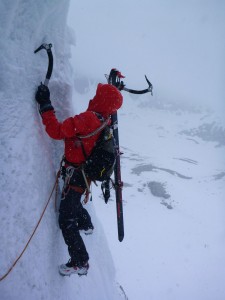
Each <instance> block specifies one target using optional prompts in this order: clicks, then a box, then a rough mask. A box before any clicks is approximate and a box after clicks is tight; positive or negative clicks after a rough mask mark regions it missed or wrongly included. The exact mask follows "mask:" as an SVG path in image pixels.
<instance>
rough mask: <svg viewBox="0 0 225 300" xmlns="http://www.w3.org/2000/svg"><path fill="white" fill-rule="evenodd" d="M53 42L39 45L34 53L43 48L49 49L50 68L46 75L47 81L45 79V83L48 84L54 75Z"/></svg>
mask: <svg viewBox="0 0 225 300" xmlns="http://www.w3.org/2000/svg"><path fill="white" fill-rule="evenodd" d="M51 48H52V44H42V45H41V46H40V47H38V48H37V49H36V50H35V51H34V53H37V52H39V51H40V50H42V49H45V50H46V51H47V54H48V70H47V73H46V76H45V81H44V85H45V86H48V83H49V80H50V78H51V75H52V70H53V55H52V50H51Z"/></svg>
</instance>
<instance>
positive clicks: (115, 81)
mask: <svg viewBox="0 0 225 300" xmlns="http://www.w3.org/2000/svg"><path fill="white" fill-rule="evenodd" d="M121 78H124V76H123V75H122V74H121V72H119V71H118V70H117V69H112V70H111V71H110V74H109V78H108V83H109V84H112V85H114V86H115V87H117V88H118V90H120V91H121V90H122V89H123V88H124V86H125V84H124V83H123V81H120V79H121Z"/></svg>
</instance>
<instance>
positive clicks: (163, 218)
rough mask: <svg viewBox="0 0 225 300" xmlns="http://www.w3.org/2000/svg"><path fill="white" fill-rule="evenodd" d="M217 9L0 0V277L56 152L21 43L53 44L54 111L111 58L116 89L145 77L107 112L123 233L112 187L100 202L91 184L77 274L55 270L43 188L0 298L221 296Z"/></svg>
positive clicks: (41, 59)
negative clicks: (82, 268)
mask: <svg viewBox="0 0 225 300" xmlns="http://www.w3.org/2000/svg"><path fill="white" fill-rule="evenodd" d="M128 8H129V10H128ZM128 11H129V13H128ZM224 12H225V9H224V4H223V3H222V2H220V1H216V2H210V1H207V3H205V1H198V3H197V4H196V3H194V2H190V3H189V4H187V2H185V1H176V0H172V1H171V3H170V4H169V3H168V2H166V1H161V2H160V3H159V2H158V1H147V0H142V1H139V2H133V3H130V1H128V0H124V1H123V2H121V1H118V0H115V1H113V2H110V1H105V0H104V1H103V0H96V1H86V2H84V1H83V2H79V3H76V2H75V1H71V3H70V2H69V1H68V0H55V1H51V0H46V1H30V2H29V3H28V2H27V1H25V0H17V1H6V0H3V1H1V3H0V25H1V26H0V32H1V40H0V50H1V61H0V67H1V73H0V80H1V81H0V82H1V85H0V98H1V102H0V103H1V112H0V126H1V158H0V159H1V177H0V189H1V202H0V208H1V209H0V224H1V226H0V228H1V231H0V276H2V275H3V274H4V273H5V272H6V271H7V270H8V268H9V267H10V266H11V265H12V263H13V262H14V260H15V259H16V258H17V257H18V255H19V254H20V253H21V251H22V249H23V247H24V246H25V244H26V242H27V240H28V239H29V237H30V235H31V233H32V230H33V229H34V227H35V225H36V222H37V221H38V219H39V216H40V214H41V212H42V210H43V208H44V206H45V204H46V201H47V199H48V197H49V194H50V192H51V189H52V187H53V184H54V181H55V175H56V172H57V171H58V168H59V163H60V159H61V156H62V154H63V142H60V141H53V140H51V139H50V138H49V137H48V136H47V135H46V134H45V131H44V128H43V126H42V124H41V119H40V116H39V114H38V111H37V106H36V104H35V101H34V93H35V89H36V87H37V86H38V84H39V83H40V82H41V81H43V80H44V77H45V73H46V70H47V63H48V61H47V55H46V52H45V51H43V52H42V51H41V52H39V53H38V54H34V53H33V52H34V50H35V49H36V48H37V47H38V46H40V44H42V43H43V42H47V43H52V44H53V55H54V69H53V75H52V78H51V80H50V84H49V87H50V90H51V99H52V101H53V104H54V106H55V110H56V114H57V116H58V118H59V119H60V120H63V119H65V118H66V117H68V116H71V115H73V114H74V113H78V112H81V111H83V110H84V109H86V107H87V103H88V101H89V99H91V98H92V97H93V95H94V93H95V88H96V84H97V83H98V82H99V81H101V82H105V78H104V74H105V73H107V72H109V71H110V68H111V67H117V68H118V69H120V70H121V71H122V72H123V73H124V74H125V75H126V78H125V83H126V84H127V87H131V88H137V89H138V88H140V89H142V88H145V84H146V82H145V80H144V74H146V75H147V76H148V77H149V79H150V80H151V81H152V83H153V86H154V90H153V92H154V96H153V97H152V96H151V95H149V94H147V95H144V96H134V95H129V94H127V93H125V92H123V95H124V104H123V107H122V109H121V110H120V111H119V116H118V117H119V129H120V132H119V133H120V144H121V150H122V152H123V153H124V154H123V155H122V157H121V164H122V178H123V181H124V188H123V197H124V223H125V224H124V225H125V238H124V241H123V242H122V243H120V242H119V241H118V240H117V227H116V226H117V225H116V208H115V197H114V193H113V191H112V195H111V199H110V201H109V203H108V204H107V205H106V204H105V203H104V200H103V198H102V196H101V191H100V187H95V186H93V191H92V194H93V201H92V202H89V203H88V204H87V206H86V207H87V209H88V210H89V212H90V214H91V216H92V219H93V223H94V226H95V231H94V234H93V235H92V236H84V239H85V243H86V246H87V249H88V252H89V254H90V269H89V273H88V275H87V276H85V277H78V276H71V277H69V278H63V277H61V276H59V274H58V271H57V266H58V264H60V263H63V262H66V261H67V259H68V254H67V250H66V246H65V244H64V241H63V238H62V236H61V232H60V230H59V228H58V225H57V213H56V212H55V210H54V203H53V202H54V201H53V200H52V201H51V202H50V205H49V207H48V208H47V211H46V213H45V215H44V218H43V220H42V222H41V224H40V226H39V228H38V230H37V232H36V234H35V236H34V237H33V239H32V241H31V243H30V245H29V246H28V248H27V250H26V252H25V253H24V255H23V256H22V258H21V259H20V260H19V262H18V263H17V265H16V266H15V267H14V269H13V270H12V271H11V273H10V274H9V275H8V277H7V278H5V279H4V280H2V281H1V282H0V299H1V300H14V299H19V300H20V299H21V300H22V299H23V300H26V299H34V300H39V299H46V300H52V299H71V300H72V299H82V300H85V299H87V300H92V299H96V300H97V299H98V300H99V299H100V300H120V299H129V300H136V299H142V300H153V299H154V300H178V299H179V300H180V299H183V300H186V299H192V300H201V299H202V300H203V299H204V300H211V299H216V300H223V299H224V298H225V288H224V283H223V282H224V277H225V254H224V253H225V252H224V248H225V222H224V220H225V202H224V194H225V187H224V186H225V185H224V181H225V168H224V166H225V155H224V151H225V148H224V146H225V142H224V140H225V139H224V137H225V123H224V120H223V118H221V116H223V108H224V89H223V87H222V80H221V78H222V76H221V75H222V71H221V65H222V63H221V61H224V57H223V56H221V53H222V49H224V41H222V39H221V37H222V36H223V35H224V30H225V29H224V28H225V26H224V20H225V18H224ZM121 20H123V22H122V21H121ZM67 23H68V24H69V26H70V27H68V26H67ZM122 23H123V24H126V26H125V25H123V24H122ZM199 35H201V39H200V38H198V37H199ZM209 36H210V38H209ZM214 46H217V47H214ZM204 49H205V51H203V50H204ZM214 49H215V50H214ZM223 78H224V77H223ZM204 100H205V103H204ZM212 108H213V110H212Z"/></svg>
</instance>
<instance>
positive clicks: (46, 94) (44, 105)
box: [35, 83, 54, 114]
mask: <svg viewBox="0 0 225 300" xmlns="http://www.w3.org/2000/svg"><path fill="white" fill-rule="evenodd" d="M35 100H36V101H37V103H38V104H39V105H40V107H39V110H40V113H41V114H42V113H43V112H45V111H48V110H54V108H53V106H52V104H51V100H50V91H49V89H48V87H47V86H46V85H44V84H42V83H41V84H40V85H39V87H38V89H37V92H36V95H35Z"/></svg>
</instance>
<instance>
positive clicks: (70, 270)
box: [59, 260, 89, 276]
mask: <svg viewBox="0 0 225 300" xmlns="http://www.w3.org/2000/svg"><path fill="white" fill-rule="evenodd" d="M88 269H89V264H88V262H86V263H85V264H84V265H83V266H79V267H78V266H76V265H74V264H73V263H72V262H71V260H69V261H68V263H67V264H62V265H60V266H59V274H60V275H62V276H70V275H71V274H78V275H79V276H82V275H87V273H88Z"/></svg>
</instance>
